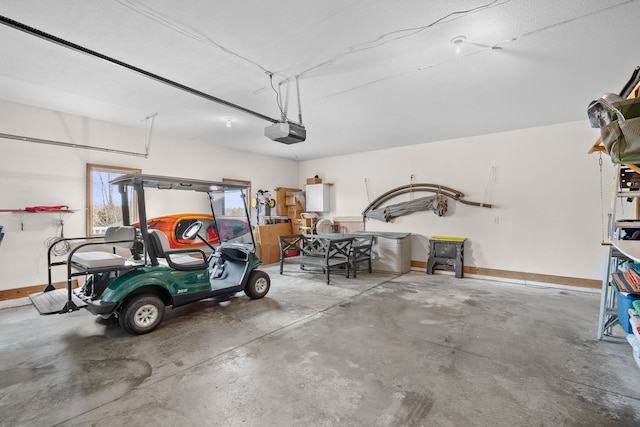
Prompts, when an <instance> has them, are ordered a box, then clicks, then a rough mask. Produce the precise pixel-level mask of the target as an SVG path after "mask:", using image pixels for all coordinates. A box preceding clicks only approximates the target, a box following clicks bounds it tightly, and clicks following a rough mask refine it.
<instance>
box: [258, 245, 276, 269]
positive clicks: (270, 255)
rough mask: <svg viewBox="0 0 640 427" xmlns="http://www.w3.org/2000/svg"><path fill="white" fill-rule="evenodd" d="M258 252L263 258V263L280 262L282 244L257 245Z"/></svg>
mask: <svg viewBox="0 0 640 427" xmlns="http://www.w3.org/2000/svg"><path fill="white" fill-rule="evenodd" d="M256 253H257V254H258V257H259V258H260V259H261V260H262V263H263V264H275V263H277V262H280V245H278V246H276V245H262V244H258V245H257V246H256Z"/></svg>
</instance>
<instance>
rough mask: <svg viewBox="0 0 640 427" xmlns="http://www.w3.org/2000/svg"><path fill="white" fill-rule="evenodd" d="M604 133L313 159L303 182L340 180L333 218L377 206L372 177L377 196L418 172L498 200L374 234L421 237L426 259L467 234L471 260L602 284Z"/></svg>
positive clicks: (493, 139) (425, 215)
mask: <svg viewBox="0 0 640 427" xmlns="http://www.w3.org/2000/svg"><path fill="white" fill-rule="evenodd" d="M461 125H462V124H461ZM390 135H392V132H390ZM597 136H598V132H597V130H594V129H591V128H590V127H589V125H588V123H587V122H586V120H585V121H584V122H574V123H565V124H559V125H553V126H545V127H538V128H531V129H523V130H518V131H513V132H505V133H498V134H491V135H483V136H477V137H471V138H462V139H458V140H452V141H443V142H438V143H428V144H422V145H413V146H407V147H402V148H396V149H390V150H383V151H375V152H369V153H363V154H355V155H349V156H341V157H333V158H326V159H320V160H314V161H305V162H301V164H300V178H301V182H302V181H304V179H305V178H306V177H312V176H314V175H316V174H317V175H319V176H320V178H322V179H323V181H324V182H329V183H333V184H334V185H333V187H332V190H331V191H332V193H333V194H332V202H333V203H332V206H331V209H332V210H331V212H329V213H328V214H325V215H324V217H328V218H330V219H331V218H332V217H333V216H354V215H355V216H358V215H361V213H362V211H363V210H364V209H365V208H366V207H367V205H368V203H369V199H368V197H367V189H366V186H365V179H367V180H368V182H369V193H370V198H371V200H373V199H375V198H377V197H378V196H380V195H381V194H382V193H384V192H386V191H388V190H391V189H393V188H395V187H398V186H402V185H406V184H409V183H410V182H411V175H412V174H413V175H414V182H417V183H432V184H440V185H443V186H447V187H452V188H454V189H456V190H459V191H461V192H463V193H464V194H465V198H466V199H467V200H471V201H476V202H487V203H491V204H493V205H494V206H495V207H494V208H493V209H486V208H480V207H473V206H468V205H464V204H461V203H457V202H454V201H452V200H449V212H448V214H447V215H446V216H444V217H438V216H436V215H435V214H434V213H432V212H420V213H415V214H411V215H408V216H403V217H400V218H397V219H396V220H394V221H393V222H391V223H384V222H379V221H369V220H368V221H367V224H366V227H367V230H383V231H404V232H411V233H413V235H412V259H413V260H415V261H422V262H425V261H426V259H427V255H428V246H429V243H428V239H429V236H432V235H448V236H462V237H467V238H468V239H469V240H468V241H467V242H466V243H465V265H471V266H475V267H482V268H492V269H500V270H509V271H518V272H527V273H538V274H549V275H558V276H568V277H576V278H587V279H597V280H599V279H601V275H602V266H603V265H604V259H605V250H604V249H603V247H602V246H601V245H600V242H601V240H602V237H601V235H602V225H601V214H600V213H601V202H600V199H601V197H600V194H601V193H600V175H599V168H598V155H597V154H591V155H589V154H587V151H588V149H589V148H590V147H591V145H592V144H593V142H594V141H595V139H596V138H597ZM603 163H604V167H603V169H604V184H603V185H604V189H605V190H604V192H605V193H606V194H604V199H605V201H604V206H605V210H606V211H608V207H609V203H610V192H611V191H610V190H611V179H612V178H611V177H612V174H613V167H612V165H611V162H610V160H609V158H608V157H607V156H604V161H603ZM492 168H494V169H493V170H494V171H495V181H494V182H493V184H490V183H489V181H490V180H489V178H490V174H491V171H492ZM427 195H431V194H430V193H420V194H418V195H417V196H416V197H419V196H427ZM404 200H406V198H398V199H393V200H391V201H389V202H388V203H386V204H389V203H397V202H400V201H404ZM629 206H631V205H629ZM626 209H627V214H628V215H630V214H633V209H631V208H630V207H627V208H626Z"/></svg>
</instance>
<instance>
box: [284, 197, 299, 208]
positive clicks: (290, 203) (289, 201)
mask: <svg viewBox="0 0 640 427" xmlns="http://www.w3.org/2000/svg"><path fill="white" fill-rule="evenodd" d="M296 203H297V200H296V196H286V198H285V204H286V206H295V204H296Z"/></svg>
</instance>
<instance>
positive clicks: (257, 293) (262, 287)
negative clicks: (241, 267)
mask: <svg viewBox="0 0 640 427" xmlns="http://www.w3.org/2000/svg"><path fill="white" fill-rule="evenodd" d="M270 287H271V279H270V278H269V275H268V274H267V273H265V272H264V271H261V270H253V271H252V272H251V275H250V276H249V281H248V282H247V285H246V286H245V288H244V293H245V294H247V296H248V297H249V298H251V299H258V298H262V297H263V296H265V295H266V294H267V292H269V288H270Z"/></svg>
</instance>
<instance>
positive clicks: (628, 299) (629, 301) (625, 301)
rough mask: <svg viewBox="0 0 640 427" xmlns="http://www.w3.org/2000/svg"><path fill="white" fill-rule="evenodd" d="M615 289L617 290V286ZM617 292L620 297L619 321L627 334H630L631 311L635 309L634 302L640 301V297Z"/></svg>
mask: <svg viewBox="0 0 640 427" xmlns="http://www.w3.org/2000/svg"><path fill="white" fill-rule="evenodd" d="M613 288H614V289H615V286H614V287H613ZM615 291H616V296H617V297H618V320H620V326H622V329H624V331H625V332H626V333H628V334H630V333H632V330H631V325H630V324H629V309H630V308H633V302H634V301H637V300H640V295H632V294H627V293H624V292H620V291H619V290H617V289H615Z"/></svg>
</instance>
